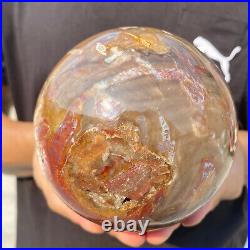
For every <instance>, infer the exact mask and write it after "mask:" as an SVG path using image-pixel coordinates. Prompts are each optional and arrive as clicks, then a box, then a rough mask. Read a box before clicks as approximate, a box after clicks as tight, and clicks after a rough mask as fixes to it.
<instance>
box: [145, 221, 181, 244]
mask: <svg viewBox="0 0 250 250" xmlns="http://www.w3.org/2000/svg"><path fill="white" fill-rule="evenodd" d="M179 226H180V224H176V225H174V226H171V227H168V228H164V229H159V230H155V231H151V232H148V233H147V242H148V243H149V244H151V245H160V244H162V243H164V242H165V241H166V240H168V238H169V237H170V236H171V234H172V233H173V231H174V230H175V229H176V228H178V227H179Z"/></svg>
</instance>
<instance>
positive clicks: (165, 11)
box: [3, 3, 248, 247]
mask: <svg viewBox="0 0 250 250" xmlns="http://www.w3.org/2000/svg"><path fill="white" fill-rule="evenodd" d="M247 8H248V6H247V3H4V4H3V54H4V79H3V81H5V82H7V83H8V84H9V85H10V87H11V89H12V95H13V98H14V104H15V107H16V111H17V115H18V118H19V120H24V121H32V119H33V113H34V108H35V104H36V100H37V96H38V94H39V91H40V89H41V87H42V85H43V83H44V81H45V80H46V78H47V76H48V74H49V72H50V71H51V70H52V68H53V66H54V65H55V64H56V63H57V62H58V60H59V59H60V58H61V57H62V56H63V55H64V54H65V53H66V52H67V51H68V50H70V49H71V48H72V47H73V46H74V45H76V44H77V43H79V42H80V41H82V40H83V39H85V38H87V37H89V36H91V35H93V34H95V33H98V32H100V31H103V30H107V29H110V28H114V27H119V26H150V27H156V28H160V29H164V30H167V31H169V32H172V33H175V34H177V35H179V36H181V37H183V38H185V39H187V40H188V41H190V42H192V41H193V40H194V39H195V38H196V37H197V36H199V35H200V36H203V37H205V38H207V39H208V40H209V41H210V42H211V43H213V44H214V45H215V46H216V48H217V49H218V50H219V51H220V52H221V53H222V54H223V55H229V54H230V53H231V51H232V49H233V48H234V47H235V46H238V45H240V46H241V47H242V51H241V52H240V53H239V54H238V55H237V57H235V58H234V59H233V60H232V61H231V62H230V73H231V81H230V83H229V88H230V90H231V93H232V96H233V99H234V102H235V105H236V109H237V115H238V121H239V125H240V128H241V129H247V49H248V48H247V44H248V41H247V32H248V23H247ZM246 237H247V195H246V192H243V194H242V196H241V197H240V198H239V199H237V200H235V201H227V202H222V203H221V204H220V205H219V206H218V207H217V208H216V209H215V210H214V211H213V212H211V213H210V214H209V215H208V216H207V217H206V218H205V220H204V221H203V222H202V223H200V224H199V225H198V226H195V227H193V228H180V229H178V230H177V231H176V232H175V233H174V234H173V236H172V237H171V238H170V239H169V241H168V243H164V244H163V245H162V247H164V246H169V244H171V245H172V246H173V245H174V246H178V247H180V246H181V247H232V246H233V247H242V246H243V245H244V242H245V240H246ZM118 246H120V247H121V246H124V245H122V243H119V242H118V241H117V240H115V239H113V238H110V237H109V236H108V235H106V234H104V235H91V234H88V233H86V232H84V231H83V230H82V229H80V227H78V226H76V225H74V224H72V223H70V222H68V221H67V220H65V219H64V218H62V217H60V216H58V215H56V214H54V213H53V212H51V211H50V210H49V209H48V207H47V205H46V201H45V200H44V198H43V196H42V194H41V192H40V191H39V190H38V188H37V187H36V185H35V183H34V181H33V179H32V178H27V179H18V219H17V247H118Z"/></svg>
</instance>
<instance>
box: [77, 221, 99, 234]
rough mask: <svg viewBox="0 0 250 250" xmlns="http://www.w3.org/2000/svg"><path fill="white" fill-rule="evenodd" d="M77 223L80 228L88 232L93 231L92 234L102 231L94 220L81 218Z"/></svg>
mask: <svg viewBox="0 0 250 250" xmlns="http://www.w3.org/2000/svg"><path fill="white" fill-rule="evenodd" d="M78 224H79V225H80V226H81V228H82V229H84V230H85V231H87V232H89V233H93V234H102V233H103V230H102V228H101V226H100V225H98V224H95V223H94V222H92V221H89V220H87V219H84V218H81V221H79V223H78Z"/></svg>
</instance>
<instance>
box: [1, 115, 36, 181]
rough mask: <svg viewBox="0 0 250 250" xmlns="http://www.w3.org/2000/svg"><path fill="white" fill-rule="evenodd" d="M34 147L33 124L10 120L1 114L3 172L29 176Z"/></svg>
mask: <svg viewBox="0 0 250 250" xmlns="http://www.w3.org/2000/svg"><path fill="white" fill-rule="evenodd" d="M34 147H35V146H34V133H33V124H32V123H31V122H18V121H12V120H10V119H9V118H8V117H7V116H5V115H2V165H3V172H5V173H9V174H16V175H18V176H30V175H31V174H32V167H31V166H32V157H33V152H34Z"/></svg>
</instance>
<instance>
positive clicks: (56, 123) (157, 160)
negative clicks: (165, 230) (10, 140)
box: [35, 27, 237, 228]
mask: <svg viewBox="0 0 250 250" xmlns="http://www.w3.org/2000/svg"><path fill="white" fill-rule="evenodd" d="M35 138H36V145H37V152H38V156H39V160H40V162H41V166H42V168H43V170H44V172H45V173H46V176H47V178H48V180H49V181H50V182H51V183H52V184H53V187H54V189H55V192H57V194H58V195H59V196H60V197H61V199H62V200H63V201H64V202H65V203H66V204H67V205H68V206H70V207H71V208H72V209H73V210H75V211H76V212H77V213H79V214H80V215H82V216H84V217H85V218H87V219H89V220H91V221H93V222H96V223H101V222H102V221H103V220H104V219H110V220H112V219H113V217H114V216H118V218H120V219H123V220H125V221H127V220H130V219H149V220H150V227H149V228H159V227H164V226H167V225H170V224H173V223H176V222H178V221H180V220H182V219H183V218H185V217H187V216H188V215H190V214H192V213H193V212H194V211H196V210H197V209H199V208H200V207H201V206H202V205H204V204H205V203H206V202H207V201H208V200H209V199H210V198H211V197H212V196H213V195H214V194H215V192H216V191H217V190H218V188H219V187H220V186H221V184H222V182H223V181H224V179H225V177H226V176H227V174H228V172H229V170H230V167H231V165H232V159H233V154H234V151H235V147H236V141H237V123H236V115H235V109H234V105H233V101H232V98H231V96H230V93H229V90H228V88H227V86H226V85H225V82H224V80H223V77H222V76H221V73H220V71H219V69H218V68H217V67H216V66H215V64H214V63H212V62H211V61H209V60H208V59H207V58H206V57H205V56H204V55H202V54H201V53H200V52H199V51H198V50H197V49H196V48H195V47H193V46H192V45H191V44H190V43H188V42H187V41H185V40H184V39H182V38H180V37H178V36H175V35H173V34H170V33H168V32H166V31H164V30H158V29H153V28H143V27H124V28H118V29H113V30H108V31H105V32H102V33H99V34H97V35H95V36H92V37H90V38H89V39H87V40H84V41H83V42H81V43H80V44H78V45H77V46H76V47H74V48H73V49H72V50H70V51H69V52H68V53H67V54H66V55H65V56H64V57H63V58H62V59H61V61H60V62H59V63H58V64H57V65H56V67H55V68H54V69H53V71H52V72H51V74H50V75H49V77H48V79H47V81H46V82H45V84H44V87H43V89H42V91H41V93H40V96H39V99H38V103H37V107H36V112H35Z"/></svg>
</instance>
